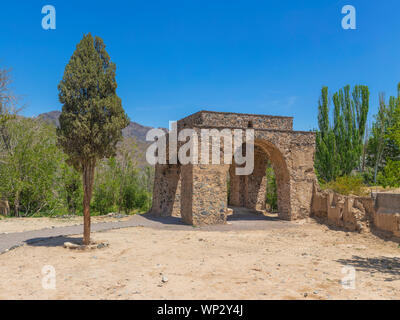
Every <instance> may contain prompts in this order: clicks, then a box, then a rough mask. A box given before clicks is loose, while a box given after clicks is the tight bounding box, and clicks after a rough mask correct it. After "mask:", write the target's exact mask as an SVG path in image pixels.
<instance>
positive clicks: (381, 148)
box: [315, 85, 400, 189]
mask: <svg viewBox="0 0 400 320" xmlns="http://www.w3.org/2000/svg"><path fill="white" fill-rule="evenodd" d="M398 88H399V92H400V85H399V87H398ZM399 97H400V95H399V94H398V96H397V97H393V96H392V97H390V98H389V100H388V102H387V101H386V99H385V96H384V94H383V93H381V94H380V95H379V108H378V112H377V114H376V115H374V116H373V122H372V125H371V126H368V112H369V107H370V101H369V89H368V87H367V86H363V85H357V86H355V87H354V88H353V90H351V87H350V86H349V85H347V86H345V87H344V88H342V89H340V90H339V91H338V92H335V93H334V94H333V95H330V94H329V90H328V87H323V88H322V89H321V96H320V99H319V103H318V130H317V131H316V154H315V171H316V174H317V176H318V178H319V180H320V182H321V183H322V184H327V183H328V184H329V183H333V182H337V183H339V182H340V184H348V185H354V184H357V183H362V184H365V185H381V186H384V187H388V186H389V187H400V103H399V102H400V98H399ZM342 187H343V186H342ZM342 187H340V186H339V188H342ZM342 189H346V187H343V188H342Z"/></svg>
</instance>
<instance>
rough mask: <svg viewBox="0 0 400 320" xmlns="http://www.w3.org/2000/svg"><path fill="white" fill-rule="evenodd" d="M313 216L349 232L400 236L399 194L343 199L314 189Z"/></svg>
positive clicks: (328, 192)
mask: <svg viewBox="0 0 400 320" xmlns="http://www.w3.org/2000/svg"><path fill="white" fill-rule="evenodd" d="M311 216H314V217H317V218H320V219H323V220H325V221H326V222H327V223H328V224H332V225H335V226H337V227H342V228H344V229H346V230H349V231H358V232H369V231H370V229H371V227H372V226H374V227H375V228H377V229H379V230H382V231H389V232H391V233H392V234H394V235H395V236H400V194H387V193H379V194H375V195H374V196H373V197H358V196H352V195H350V196H344V195H340V194H337V193H335V192H333V191H327V190H325V191H321V190H319V188H317V187H315V186H314V190H313V198H312V204H311Z"/></svg>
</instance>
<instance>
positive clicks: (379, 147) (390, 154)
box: [367, 93, 400, 183]
mask: <svg viewBox="0 0 400 320" xmlns="http://www.w3.org/2000/svg"><path fill="white" fill-rule="evenodd" d="M397 101H398V99H396V98H395V97H390V99H389V103H388V104H387V103H386V101H385V96H384V94H383V93H380V95H379V109H378V113H377V114H376V115H375V116H374V122H373V124H372V128H371V135H370V136H369V138H368V144H367V165H369V166H370V167H371V168H373V183H376V182H377V176H378V173H379V172H380V171H382V170H383V169H384V167H385V165H386V164H387V162H388V161H389V160H392V161H394V160H395V159H396V156H397V155H399V154H400V152H399V148H398V147H397V146H396V143H395V141H393V139H391V137H390V136H389V130H390V128H391V127H392V126H393V124H394V123H395V111H396V105H397Z"/></svg>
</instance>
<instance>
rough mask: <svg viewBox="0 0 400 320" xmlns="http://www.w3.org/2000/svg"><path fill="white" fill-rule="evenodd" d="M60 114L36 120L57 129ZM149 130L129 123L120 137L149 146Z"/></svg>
mask: <svg viewBox="0 0 400 320" xmlns="http://www.w3.org/2000/svg"><path fill="white" fill-rule="evenodd" d="M60 114H61V111H50V112H46V113H42V114H40V115H39V116H38V118H39V119H42V120H43V121H45V122H47V123H50V124H53V125H55V126H57V127H58V125H59V121H58V118H59V117H60ZM151 129H153V128H152V127H146V126H142V125H141V124H139V123H137V122H133V121H131V122H130V123H129V125H128V126H127V127H126V128H125V129H124V130H122V135H123V136H124V137H125V138H135V139H136V141H137V142H144V143H145V144H149V142H147V141H146V134H147V132H148V131H149V130H151Z"/></svg>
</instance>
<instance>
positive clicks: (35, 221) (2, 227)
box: [0, 216, 129, 233]
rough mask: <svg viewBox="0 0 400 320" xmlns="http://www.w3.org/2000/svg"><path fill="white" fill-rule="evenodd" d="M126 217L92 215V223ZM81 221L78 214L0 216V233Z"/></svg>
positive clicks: (81, 218) (76, 223)
mask: <svg viewBox="0 0 400 320" xmlns="http://www.w3.org/2000/svg"><path fill="white" fill-rule="evenodd" d="M128 219H129V217H123V218H115V217H109V216H94V217H92V223H96V222H116V221H126V220H128ZM82 223H83V217H80V216H76V217H69V218H5V217H2V216H0V233H12V232H23V231H31V230H40V229H46V228H56V227H65V226H73V225H80V224H82Z"/></svg>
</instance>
